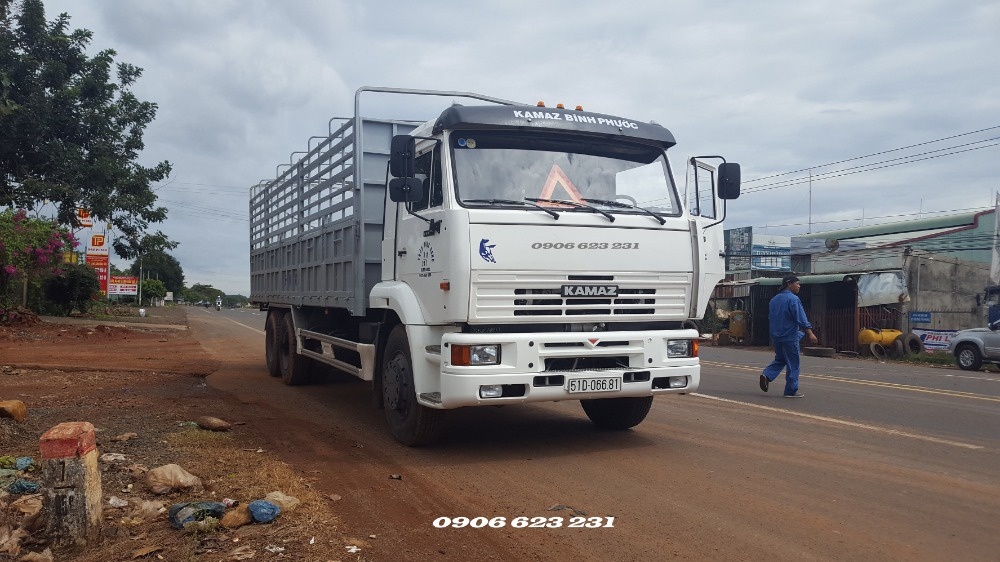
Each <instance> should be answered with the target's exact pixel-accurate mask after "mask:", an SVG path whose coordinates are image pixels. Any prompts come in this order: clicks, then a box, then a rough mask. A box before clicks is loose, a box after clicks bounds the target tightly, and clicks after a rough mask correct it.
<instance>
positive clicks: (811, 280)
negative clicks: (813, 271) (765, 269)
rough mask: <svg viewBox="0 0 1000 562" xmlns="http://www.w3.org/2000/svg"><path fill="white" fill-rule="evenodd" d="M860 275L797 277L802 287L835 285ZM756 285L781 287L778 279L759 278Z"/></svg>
mask: <svg viewBox="0 0 1000 562" xmlns="http://www.w3.org/2000/svg"><path fill="white" fill-rule="evenodd" d="M858 275H861V274H860V273H826V274H823V275H798V276H797V277H798V278H799V283H801V284H803V285H817V284H821V283H837V282H839V281H844V280H845V279H853V278H854V277H857V276H858ZM757 284H758V285H781V278H780V277H761V278H758V279H757Z"/></svg>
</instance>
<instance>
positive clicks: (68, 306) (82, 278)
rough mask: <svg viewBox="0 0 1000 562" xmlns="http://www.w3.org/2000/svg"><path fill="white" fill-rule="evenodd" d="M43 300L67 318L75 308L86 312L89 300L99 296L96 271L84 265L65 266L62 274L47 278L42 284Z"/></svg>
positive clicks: (99, 284) (99, 290)
mask: <svg viewBox="0 0 1000 562" xmlns="http://www.w3.org/2000/svg"><path fill="white" fill-rule="evenodd" d="M43 288H44V292H45V298H46V299H48V300H49V301H51V302H53V303H55V304H56V305H58V306H59V307H60V308H61V309H62V311H63V313H65V314H66V315H67V316H68V315H69V313H70V312H73V307H74V306H75V307H76V308H77V310H79V311H80V312H82V313H86V312H87V305H88V304H89V303H90V301H91V299H92V298H93V297H95V296H100V294H101V283H100V280H98V278H97V271H96V270H95V269H94V268H92V267H90V266H89V265H84V264H67V265H64V266H63V267H62V273H60V274H59V275H55V276H53V277H49V278H48V279H46V280H45V282H44V284H43Z"/></svg>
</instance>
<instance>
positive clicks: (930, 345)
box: [910, 328, 958, 351]
mask: <svg viewBox="0 0 1000 562" xmlns="http://www.w3.org/2000/svg"><path fill="white" fill-rule="evenodd" d="M910 331H911V332H913V334H914V335H916V336H917V337H918V338H920V341H922V342H924V349H926V350H927V351H946V350H947V349H948V344H949V343H950V342H951V337H952V336H954V335H955V334H957V333H958V332H957V331H955V330H921V329H918V328H913V329H912V330H910Z"/></svg>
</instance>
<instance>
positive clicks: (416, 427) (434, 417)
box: [382, 324, 444, 447]
mask: <svg viewBox="0 0 1000 562" xmlns="http://www.w3.org/2000/svg"><path fill="white" fill-rule="evenodd" d="M412 365H413V362H412V361H411V359H410V346H409V342H408V340H407V338H406V326H403V325H402V324H400V325H398V326H396V327H395V328H393V329H392V332H390V333H389V338H388V339H387V340H386V343H385V354H384V355H383V358H382V405H383V407H384V409H385V420H386V422H387V423H388V425H389V431H390V432H391V433H392V436H393V437H395V438H396V440H397V441H399V442H400V443H402V444H403V445H406V446H408V447H417V446H420V445H427V444H430V443H433V442H434V441H437V439H438V438H439V437H440V436H441V433H442V432H443V431H444V411H442V410H435V409H433V408H428V407H426V406H422V405H420V404H418V403H417V394H416V391H415V389H414V386H413V367H412Z"/></svg>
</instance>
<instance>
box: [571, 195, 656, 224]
mask: <svg viewBox="0 0 1000 562" xmlns="http://www.w3.org/2000/svg"><path fill="white" fill-rule="evenodd" d="M584 201H586V202H588V203H597V204H598V205H607V206H608V207H618V208H619V209H637V210H639V211H642V212H644V213H646V214H647V215H649V216H651V217H653V218H654V219H656V220H658V221H659V222H660V224H661V225H663V224H666V223H667V221H666V219H664V218H663V217H661V216H660V215H658V214H656V213H654V212H653V211H650V210H649V209H647V208H645V207H640V206H638V205H630V204H628V203H622V202H620V201H611V200H608V199H584Z"/></svg>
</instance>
